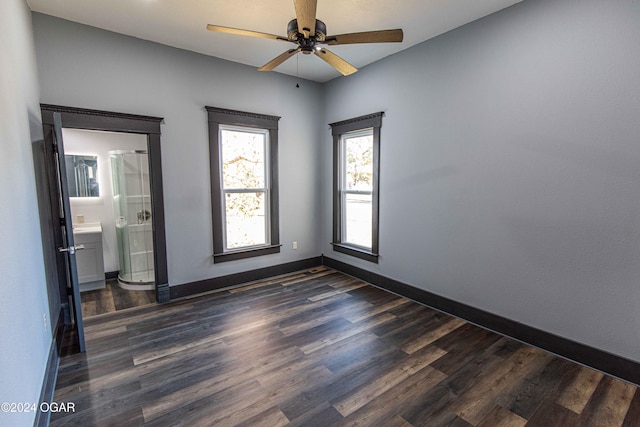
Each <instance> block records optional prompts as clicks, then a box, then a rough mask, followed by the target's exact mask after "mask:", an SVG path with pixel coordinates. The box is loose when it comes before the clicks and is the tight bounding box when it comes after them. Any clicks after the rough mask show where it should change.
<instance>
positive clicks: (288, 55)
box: [258, 48, 300, 71]
mask: <svg viewBox="0 0 640 427" xmlns="http://www.w3.org/2000/svg"><path fill="white" fill-rule="evenodd" d="M298 52H300V48H298V49H289V50H288V51H286V52H285V53H283V54H281V55H278V56H276V57H275V58H273V59H272V60H271V61H269V62H267V63H266V64H264V65H263V66H262V67H260V68H258V71H271V70H273V69H274V68H276V67H277V66H278V65H280V64H282V63H283V62H284V61H286V60H287V59H289V58H291V57H292V56H293V55H295V54H296V53H298Z"/></svg>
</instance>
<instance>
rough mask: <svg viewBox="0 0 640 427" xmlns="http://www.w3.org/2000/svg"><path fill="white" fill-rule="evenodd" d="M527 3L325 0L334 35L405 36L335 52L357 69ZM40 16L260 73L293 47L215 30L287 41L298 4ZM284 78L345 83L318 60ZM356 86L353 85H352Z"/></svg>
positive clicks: (79, 8)
mask: <svg viewBox="0 0 640 427" xmlns="http://www.w3.org/2000/svg"><path fill="white" fill-rule="evenodd" d="M520 1H522V0H403V1H398V0H318V8H317V18H318V19H320V20H321V21H323V22H324V23H325V24H326V25H327V34H328V35H334V34H343V33H351V32H360V31H371V30H384V29H394V28H402V29H403V30H404V41H403V42H402V43H383V44H360V45H343V46H330V50H331V51H333V52H334V53H336V54H337V55H339V56H341V57H342V58H344V59H345V60H347V61H348V62H350V63H351V64H353V65H354V66H356V67H357V68H362V67H364V66H365V65H367V64H370V63H372V62H375V61H377V60H379V59H382V58H384V57H385V56H388V55H391V54H393V53H396V52H399V51H401V50H404V49H407V48H409V47H411V46H413V45H415V44H418V43H420V42H423V41H425V40H428V39H430V38H432V37H435V36H437V35H439V34H442V33H445V32H447V31H449V30H452V29H454V28H456V27H459V26H462V25H464V24H466V23H468V22H471V21H474V20H476V19H479V18H481V17H483V16H486V15H489V14H491V13H493V12H496V11H498V10H500V9H503V8H505V7H508V6H511V5H513V4H515V3H519V2H520ZM27 2H28V4H29V6H30V7H31V9H32V10H33V11H36V12H41V13H44V14H47V15H53V16H57V17H60V18H64V19H68V20H70V21H75V22H80V23H82V24H87V25H91V26H94V27H98V28H104V29H106V30H110V31H114V32H117V33H122V34H126V35H129V36H133V37H137V38H140V39H144V40H150V41H154V42H157V43H162V44H165V45H169V46H175V47H178V48H182V49H187V50H191V51H194V52H199V53H202V54H205V55H210V56H215V57H218V58H223V59H227V60H229V61H234V62H239V63H242V64H247V65H251V66H254V67H256V68H257V67H260V66H262V65H264V64H265V63H267V62H268V61H270V60H271V59H273V58H274V57H276V56H278V55H279V54H281V53H282V52H284V51H285V50H287V49H290V48H292V47H294V45H293V44H290V43H287V42H282V41H277V40H268V39H259V38H253V37H243V36H237V35H231V34H224V33H214V32H211V31H207V29H206V25H207V24H215V25H222V26H226V27H235V28H242V29H247V30H254V31H259V32H264V33H270V34H276V35H282V36H285V37H286V28H287V23H288V22H289V21H290V20H291V19H294V18H295V10H294V7H293V1H292V0H27ZM276 71H277V72H280V73H284V74H289V75H292V76H295V75H296V74H298V75H299V76H300V77H301V78H304V79H308V80H315V81H318V82H326V81H328V80H331V79H333V78H335V77H339V76H341V75H340V74H339V73H338V72H337V71H335V70H334V69H333V68H331V67H330V66H329V65H328V64H326V63H325V62H324V61H322V60H321V59H320V58H317V57H315V56H314V55H302V54H298V55H296V57H295V58H292V59H289V60H288V61H287V62H285V63H284V64H282V65H280V66H279V67H278V68H277V69H276ZM345 78H348V77H345Z"/></svg>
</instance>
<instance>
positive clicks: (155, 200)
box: [40, 104, 169, 303]
mask: <svg viewBox="0 0 640 427" xmlns="http://www.w3.org/2000/svg"><path fill="white" fill-rule="evenodd" d="M40 109H41V112H42V126H43V130H44V139H45V143H46V144H47V145H48V144H51V145H53V113H56V112H57V113H60V116H61V118H62V127H63V128H73V129H85V130H99V131H106V132H124V133H137V134H145V135H147V147H148V152H149V180H150V183H151V210H152V212H151V215H152V218H154V221H153V226H152V230H153V248H154V251H153V261H154V266H155V285H156V301H158V302H160V303H162V302H168V301H169V278H168V274H167V239H166V233H165V223H164V195H163V187H162V156H161V150H160V124H161V123H162V121H163V120H164V119H162V118H159V117H150V116H140V115H133V114H123V113H114V112H109V111H99V110H90V109H85V108H75V107H63V106H59V105H49V104H40ZM56 226H57V227H60V225H59V223H56V222H55V221H54V227H56ZM57 231H58V232H59V230H57ZM54 232H55V230H54ZM60 289H61V292H65V294H64V295H63V294H61V295H60V297H61V300H62V301H66V299H67V295H66V283H65V285H64V286H63V285H62V284H60ZM63 289H64V291H62V290H63Z"/></svg>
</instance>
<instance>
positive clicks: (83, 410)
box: [51, 268, 640, 427]
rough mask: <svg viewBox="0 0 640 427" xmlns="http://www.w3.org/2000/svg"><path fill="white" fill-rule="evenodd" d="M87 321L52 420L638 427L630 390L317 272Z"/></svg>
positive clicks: (65, 366) (638, 394) (67, 363)
mask: <svg viewBox="0 0 640 427" xmlns="http://www.w3.org/2000/svg"><path fill="white" fill-rule="evenodd" d="M85 327H86V339H87V352H86V353H85V354H74V355H70V356H65V357H63V359H62V360H61V364H60V368H59V374H58V381H57V385H56V392H55V396H54V400H55V401H56V402H73V403H75V407H76V411H75V412H73V413H53V414H52V421H51V425H53V426H69V425H79V426H90V425H119V426H120V425H126V426H135V425H149V426H174V425H185V426H213V425H215V426H231V425H241V426H250V425H260V426H283V425H291V426H328V425H351V426H355V425H358V426H458V427H463V426H466V427H468V426H477V427H485V426H490V427H494V426H525V425H526V426H545V427H549V426H563V427H564V426H624V427H631V426H640V391H638V389H637V388H636V387H635V386H632V385H630V384H627V383H625V382H622V381H619V380H616V379H614V378H611V377H608V376H606V375H603V374H601V373H599V372H595V371H592V370H590V369H587V368H584V367H582V366H579V365H577V364H574V363H571V362H568V361H566V360H563V359H560V358H557V357H554V356H552V355H550V354H548V353H546V352H544V351H541V350H538V349H535V348H532V347H529V346H526V345H524V344H521V343H518V342H515V341H512V340H510V339H507V338H504V337H502V336H499V335H497V334H494V333H492V332H488V331H485V330H483V329H480V328H478V327H476V326H473V325H471V324H469V323H467V322H464V321H462V320H459V319H456V318H453V317H449V316H447V315H444V314H442V313H439V312H436V311H434V310H431V309H429V308H426V307H424V306H421V305H419V304H417V303H414V302H412V301H409V300H407V299H404V298H401V297H398V296H396V295H393V294H390V293H387V292H385V291H382V290H380V289H377V288H375V287H373V286H370V285H368V284H366V283H364V282H361V281H359V280H357V279H354V278H351V277H348V276H345V275H343V274H341V273H338V272H335V271H333V270H329V269H324V268H317V269H313V270H310V271H305V272H300V273H294V274H290V275H287V276H283V277H278V278H274V279H272V280H266V281H262V282H260V283H254V284H251V285H248V286H245V287H242V288H237V289H234V290H230V291H223V292H218V293H212V294H209V295H204V296H199V297H195V298H191V299H186V300H182V301H177V302H173V303H169V304H165V305H148V306H144V307H138V308H134V309H130V310H125V311H120V312H115V313H110V314H106V315H102V316H96V317H93V318H89V319H87V320H86V323H85Z"/></svg>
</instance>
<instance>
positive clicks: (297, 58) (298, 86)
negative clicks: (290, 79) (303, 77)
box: [296, 55, 300, 89]
mask: <svg viewBox="0 0 640 427" xmlns="http://www.w3.org/2000/svg"><path fill="white" fill-rule="evenodd" d="M296 78H297V79H298V80H300V55H296ZM296 88H298V89H300V83H296Z"/></svg>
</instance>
